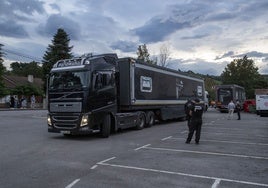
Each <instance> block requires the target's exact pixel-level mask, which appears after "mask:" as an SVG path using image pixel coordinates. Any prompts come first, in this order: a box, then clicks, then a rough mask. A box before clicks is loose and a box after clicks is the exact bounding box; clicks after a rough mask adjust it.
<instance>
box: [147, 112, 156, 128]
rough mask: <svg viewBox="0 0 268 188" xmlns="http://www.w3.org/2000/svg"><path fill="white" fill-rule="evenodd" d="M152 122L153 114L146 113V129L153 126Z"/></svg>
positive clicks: (153, 120)
mask: <svg viewBox="0 0 268 188" xmlns="http://www.w3.org/2000/svg"><path fill="white" fill-rule="evenodd" d="M154 122H155V117H154V112H152V111H148V112H147V113H146V125H147V127H151V126H153V125H154Z"/></svg>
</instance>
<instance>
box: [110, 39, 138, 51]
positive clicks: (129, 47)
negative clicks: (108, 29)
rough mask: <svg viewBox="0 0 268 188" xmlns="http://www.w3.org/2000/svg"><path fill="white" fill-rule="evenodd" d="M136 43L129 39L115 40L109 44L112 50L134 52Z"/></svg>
mask: <svg viewBox="0 0 268 188" xmlns="http://www.w3.org/2000/svg"><path fill="white" fill-rule="evenodd" d="M137 46H138V44H137V43H135V42H131V41H121V40H120V41H117V42H114V43H112V44H111V46H110V47H111V48H112V49H113V50H121V51H122V52H135V51H136V50H137Z"/></svg>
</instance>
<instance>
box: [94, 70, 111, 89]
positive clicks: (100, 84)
mask: <svg viewBox="0 0 268 188" xmlns="http://www.w3.org/2000/svg"><path fill="white" fill-rule="evenodd" d="M93 79H94V80H95V81H94V89H95V90H99V89H103V88H105V87H108V86H113V85H114V75H113V72H111V71H103V72H97V73H95V75H94V78H93Z"/></svg>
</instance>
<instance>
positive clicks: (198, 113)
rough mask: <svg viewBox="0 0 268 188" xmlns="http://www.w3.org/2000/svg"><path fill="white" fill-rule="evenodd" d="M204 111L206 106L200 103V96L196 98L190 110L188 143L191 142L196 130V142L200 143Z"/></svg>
mask: <svg viewBox="0 0 268 188" xmlns="http://www.w3.org/2000/svg"><path fill="white" fill-rule="evenodd" d="M203 111H204V107H203V106H202V105H201V104H200V100H199V99H198V98H197V99H195V100H194V105H193V106H192V108H191V110H190V115H191V122H190V129H189V133H188V137H187V140H186V142H185V143H186V144H189V143H190V142H191V140H192V137H193V134H194V132H195V143H196V144H199V140H200V134H201V126H202V115H203Z"/></svg>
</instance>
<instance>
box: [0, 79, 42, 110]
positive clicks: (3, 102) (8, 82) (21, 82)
mask: <svg viewBox="0 0 268 188" xmlns="http://www.w3.org/2000/svg"><path fill="white" fill-rule="evenodd" d="M2 80H3V83H4V84H5V86H6V87H7V89H8V90H12V89H15V88H16V87H18V86H25V85H29V84H30V85H33V86H34V87H37V88H39V89H40V90H42V89H43V85H44V82H43V80H42V79H41V78H34V77H33V75H28V77H23V76H16V75H3V76H2ZM13 96H14V97H15V98H16V99H17V101H19V100H20V98H21V97H22V96H21V95H18V94H17V95H13ZM10 97H11V94H9V95H7V96H5V97H3V98H0V108H5V107H9V104H10ZM25 97H26V99H27V104H28V105H27V107H29V106H30V97H31V96H25ZM18 106H19V105H18ZM42 106H43V96H41V95H40V96H36V107H42Z"/></svg>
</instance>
